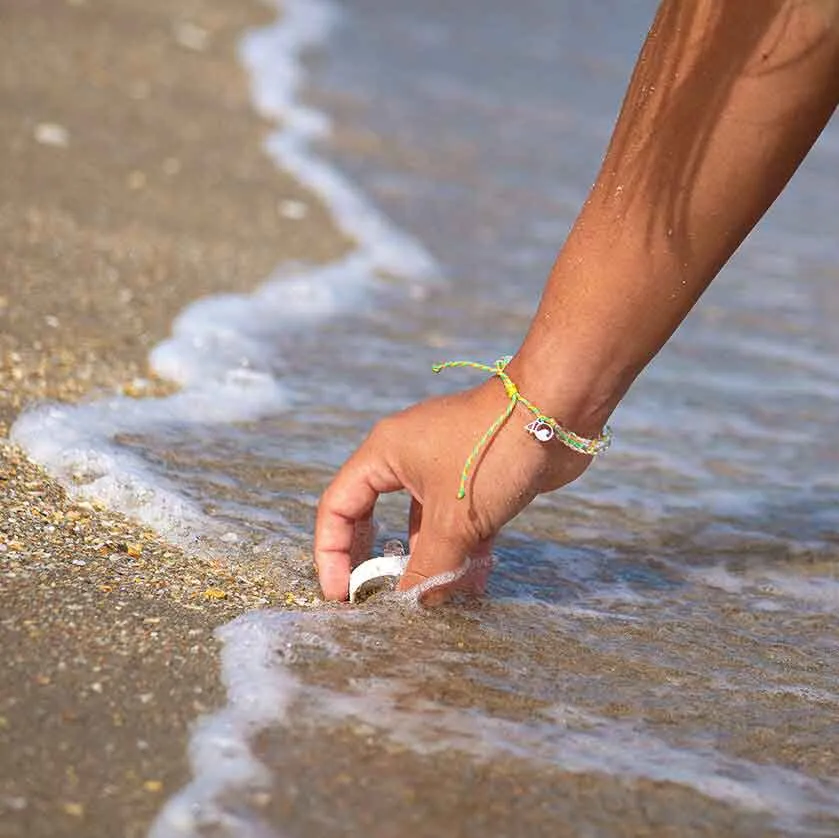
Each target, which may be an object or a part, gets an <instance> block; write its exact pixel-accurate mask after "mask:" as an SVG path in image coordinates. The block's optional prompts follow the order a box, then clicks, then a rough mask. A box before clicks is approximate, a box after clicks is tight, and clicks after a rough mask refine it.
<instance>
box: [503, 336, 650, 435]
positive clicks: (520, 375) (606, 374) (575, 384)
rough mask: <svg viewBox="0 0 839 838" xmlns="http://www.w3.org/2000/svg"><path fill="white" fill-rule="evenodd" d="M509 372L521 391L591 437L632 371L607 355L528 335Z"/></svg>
mask: <svg viewBox="0 0 839 838" xmlns="http://www.w3.org/2000/svg"><path fill="white" fill-rule="evenodd" d="M507 372H508V374H509V375H510V378H511V379H512V380H513V381H514V382H515V384H516V386H517V387H518V389H519V391H520V392H521V393H522V394H523V395H524V396H526V397H527V398H528V399H529V400H530V401H531V402H533V403H534V404H535V405H537V406H538V407H539V409H540V410H542V411H544V413H545V414H546V415H549V416H551V417H552V418H553V419H555V420H556V421H557V422H558V423H559V424H560V425H562V426H563V427H565V428H567V429H568V430H570V431H573V432H574V433H576V434H579V435H581V436H584V437H591V438H596V437H597V436H599V435H600V434H601V432H602V431H603V428H604V427H605V425H606V424H607V422H608V420H609V417H610V416H611V414H612V412H613V411H614V409H615V407H617V405H618V403H619V402H620V400H621V398H622V397H623V395H624V394H625V393H626V391H627V390H628V389H629V386H630V384H631V383H632V381H633V380H634V378H635V375H636V373H634V372H632V371H629V370H622V369H621V368H620V366H619V365H618V364H610V363H608V361H607V360H606V359H603V360H602V361H600V360H599V359H597V358H596V357H592V355H590V354H586V355H585V356H579V355H577V354H576V353H574V352H572V351H568V350H567V348H565V347H562V346H549V345H545V344H542V345H535V344H534V343H533V342H528V341H527V340H526V341H525V342H524V343H523V344H522V346H521V348H520V349H519V351H518V352H517V353H516V355H515V356H514V357H513V359H512V360H511V361H510V363H509V365H508V366H507Z"/></svg>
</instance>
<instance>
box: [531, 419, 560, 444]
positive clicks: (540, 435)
mask: <svg viewBox="0 0 839 838" xmlns="http://www.w3.org/2000/svg"><path fill="white" fill-rule="evenodd" d="M525 430H526V431H527V432H528V433H529V434H533V436H535V437H536V439H538V440H539V442H550V441H551V440H552V439H553V438H554V429H553V428H552V427H551V426H550V425H549V424H548V423H547V422H543V421H542V420H541V419H534V420H533V421H532V422H531V423H530V424H529V425H527V426H526V427H525Z"/></svg>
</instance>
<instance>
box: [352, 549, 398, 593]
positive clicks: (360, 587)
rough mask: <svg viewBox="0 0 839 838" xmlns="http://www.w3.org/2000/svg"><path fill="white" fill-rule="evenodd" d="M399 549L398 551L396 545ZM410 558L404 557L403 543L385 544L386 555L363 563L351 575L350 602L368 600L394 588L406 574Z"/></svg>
mask: <svg viewBox="0 0 839 838" xmlns="http://www.w3.org/2000/svg"><path fill="white" fill-rule="evenodd" d="M397 544H398V545H399V549H396V545H397ZM409 558H410V556H406V555H404V549H403V547H402V544H401V542H397V541H393V542H391V541H389V542H388V543H387V544H385V549H384V555H383V556H376V557H375V558H373V559H368V560H367V561H366V562H362V563H361V564H360V565H358V567H356V568H355V570H353V572H352V573H351V574H350V602H357V601H359V600H362V599H366V598H367V597H369V596H371V595H372V594H374V593H376V592H377V591H380V590H382V589H384V588H392V587H393V586H394V585H395V584H396V580H397V579H399V577H400V576H402V574H403V573H404V572H405V568H406V567H407V566H408V559H409Z"/></svg>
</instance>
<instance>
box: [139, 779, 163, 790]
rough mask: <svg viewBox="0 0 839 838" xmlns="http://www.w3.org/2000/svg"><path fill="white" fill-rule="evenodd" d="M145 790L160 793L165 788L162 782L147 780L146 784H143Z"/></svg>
mask: <svg viewBox="0 0 839 838" xmlns="http://www.w3.org/2000/svg"><path fill="white" fill-rule="evenodd" d="M143 788H144V789H145V790H146V791H150V792H158V791H160V790H161V789H162V788H163V783H162V782H161V781H160V780H146V782H145V783H143Z"/></svg>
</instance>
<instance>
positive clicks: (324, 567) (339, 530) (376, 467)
mask: <svg viewBox="0 0 839 838" xmlns="http://www.w3.org/2000/svg"><path fill="white" fill-rule="evenodd" d="M401 488H402V486H401V484H400V483H399V481H398V479H397V478H396V476H395V474H394V473H393V471H392V470H391V469H389V468H388V467H387V465H386V464H385V463H384V462H383V461H382V460H381V458H379V457H378V456H376V455H375V454H374V453H373V452H371V451H370V446H369V445H363V446H362V447H361V448H360V449H359V450H358V451H357V452H356V453H355V454H354V455H353V456H352V457H351V458H350V459H349V460H348V461H347V463H346V464H345V465H344V467H343V468H342V469H341V470H340V471H339V472H338V474H337V475H336V476H335V478H334V480H333V481H332V483H331V484H330V485H329V487H328V488H327V489H326V491H325V492H324V493H323V496H322V497H321V500H320V503H319V504H318V513H317V520H316V521H315V564H316V565H317V568H318V576H319V578H320V586H321V589H322V590H323V595H324V597H325V598H326V599H339V600H341V599H346V598H347V596H348V595H349V581H350V566H351V563H352V549H353V539H354V538H355V533H356V524H357V523H358V522H360V521H364V520H368V519H370V518H371V516H372V514H373V509H374V508H375V506H376V500H377V499H378V497H379V495H380V494H382V493H384V492H395V491H397V490H399V489H401Z"/></svg>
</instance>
